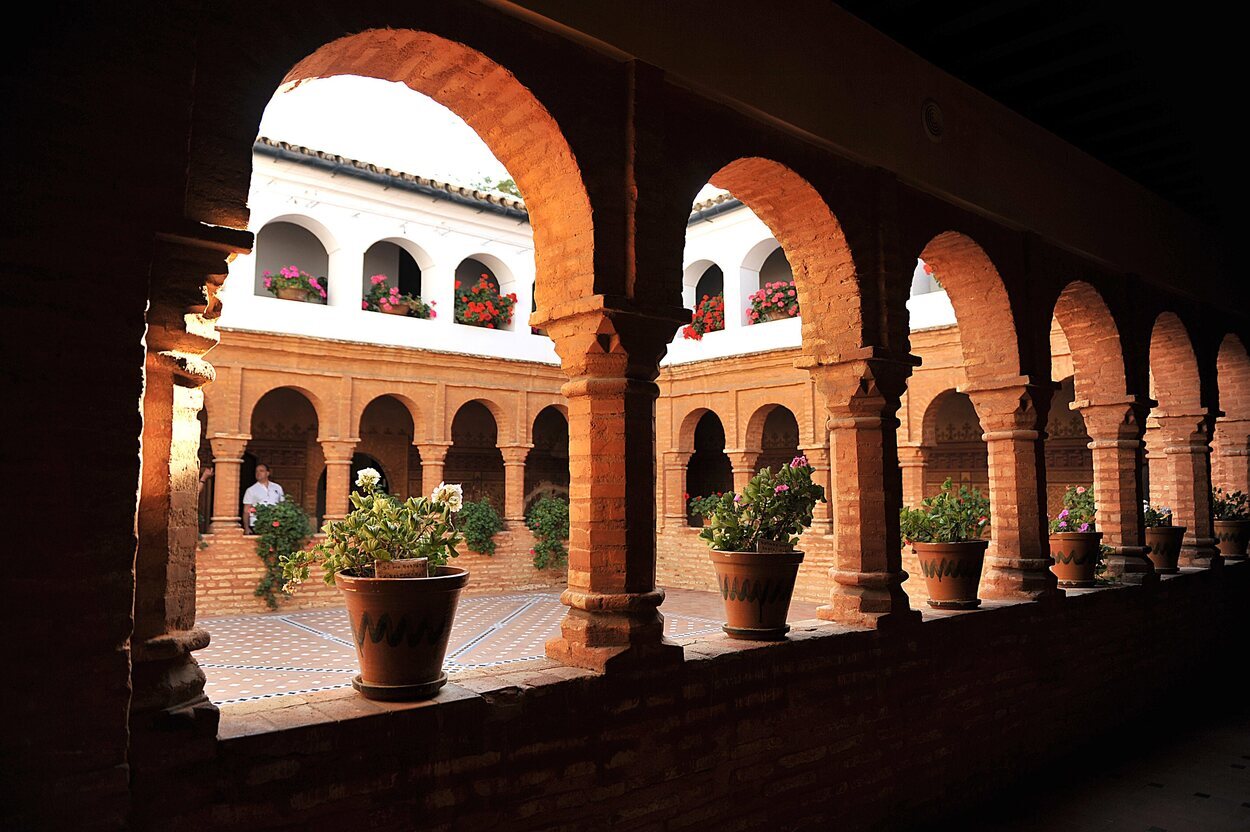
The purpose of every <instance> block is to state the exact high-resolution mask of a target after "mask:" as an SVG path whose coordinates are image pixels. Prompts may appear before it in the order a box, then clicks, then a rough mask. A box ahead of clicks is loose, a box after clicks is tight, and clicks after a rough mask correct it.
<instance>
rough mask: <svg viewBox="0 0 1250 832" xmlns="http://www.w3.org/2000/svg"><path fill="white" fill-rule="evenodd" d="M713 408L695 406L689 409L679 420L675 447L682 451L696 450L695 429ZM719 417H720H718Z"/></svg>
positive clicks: (690, 451)
mask: <svg viewBox="0 0 1250 832" xmlns="http://www.w3.org/2000/svg"><path fill="white" fill-rule="evenodd" d="M711 412H712V410H711V408H707V407H693V408H691V409H690V410H688V411H687V412H686V413H685V415H683V416H682V417H681V418H680V419H678V420H674V421H676V422H677V425H678V427H677V435H676V436H675V437H674V439H675V440H676V441H675V442H674V447H675V448H676V450H678V451H681V452H682V453H693V452H694V430H695V428H696V427H697V426H698V424H699V420H700V419H702V418H703V415H704V414H705V413H711ZM717 418H719V417H717Z"/></svg>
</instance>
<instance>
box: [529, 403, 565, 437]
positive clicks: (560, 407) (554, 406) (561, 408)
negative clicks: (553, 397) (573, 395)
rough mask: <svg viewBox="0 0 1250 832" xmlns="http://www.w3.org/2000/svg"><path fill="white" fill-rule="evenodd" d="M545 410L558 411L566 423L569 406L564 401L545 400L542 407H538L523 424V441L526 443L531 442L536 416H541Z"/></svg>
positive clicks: (536, 420)
mask: <svg viewBox="0 0 1250 832" xmlns="http://www.w3.org/2000/svg"><path fill="white" fill-rule="evenodd" d="M546 410H554V411H556V412H557V413H559V414H560V415H561V416H563V417H564V421H565V422H566V423H567V422H568V420H569V406H568V405H567V404H565V403H564V402H557V401H551V402H547V403H546V404H544V405H542V407H540V408H538V411H537V412H535V413H534V415H533V417H532V418H530V419H529V420H528V422H527V424H526V426H525V442H526V443H527V444H532V443H533V441H534V425H535V424H536V423H537V422H538V417H540V416H542V415H543V412H544V411H546Z"/></svg>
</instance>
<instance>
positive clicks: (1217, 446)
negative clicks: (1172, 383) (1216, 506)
mask: <svg viewBox="0 0 1250 832" xmlns="http://www.w3.org/2000/svg"><path fill="white" fill-rule="evenodd" d="M1215 369H1216V376H1217V379H1218V381H1219V390H1220V410H1222V411H1223V412H1224V415H1223V416H1221V417H1220V418H1219V419H1218V420H1217V421H1216V423H1215V439H1214V441H1213V450H1214V456H1213V458H1212V460H1211V468H1212V471H1211V476H1212V480H1213V482H1214V484H1215V485H1217V486H1219V487H1220V488H1223V489H1225V490H1226V491H1242V492H1247V493H1250V356H1247V354H1246V345H1245V344H1244V343H1242V340H1241V339H1240V338H1238V337H1237V336H1236V335H1233V334H1231V333H1230V334H1228V335H1225V336H1224V340H1223V341H1221V342H1220V351H1219V354H1218V355H1217V357H1216V362H1215Z"/></svg>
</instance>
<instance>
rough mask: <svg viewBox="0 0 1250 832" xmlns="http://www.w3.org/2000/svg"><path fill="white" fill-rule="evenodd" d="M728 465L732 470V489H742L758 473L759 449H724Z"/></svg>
mask: <svg viewBox="0 0 1250 832" xmlns="http://www.w3.org/2000/svg"><path fill="white" fill-rule="evenodd" d="M725 456H727V457H729V465H730V467H731V468H732V469H733V472H734V491H738V492H740V491H742V489H744V488H746V487H747V483H749V482H750V481H751V477H754V476H755V475H756V474H758V473H759V470H760V469H759V461H760V451H731V450H728V449H726V451H725Z"/></svg>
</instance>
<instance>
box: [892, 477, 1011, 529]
mask: <svg viewBox="0 0 1250 832" xmlns="http://www.w3.org/2000/svg"><path fill="white" fill-rule="evenodd" d="M989 523H990V501H989V500H988V499H987V498H986V497H984V496H982V494H981V492H980V491H978V490H977V489H975V488H969V487H968V486H966V485H960V486H959V488H958V489H956V488H955V486H954V483H953V482H952V481H951V478H950V477H947V478H946V481H945V482H943V483H942V489H941V490H940V491H939V492H938V493H937V494H934V495H933V496H932V497H926V498H925V499H924V500H922V501H921V503H920V505H919V506H918V507H916V508H910V507H907V506H904V507H903V509H902V511H900V512H899V531H900V532H901V534H902V538H903V542H904V543H906V544H907V545H911V544H912V543H963V542H965V541H969V540H980V539H981V534H982V533H983V532H984V531H985V527H986V526H988V525H989Z"/></svg>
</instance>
